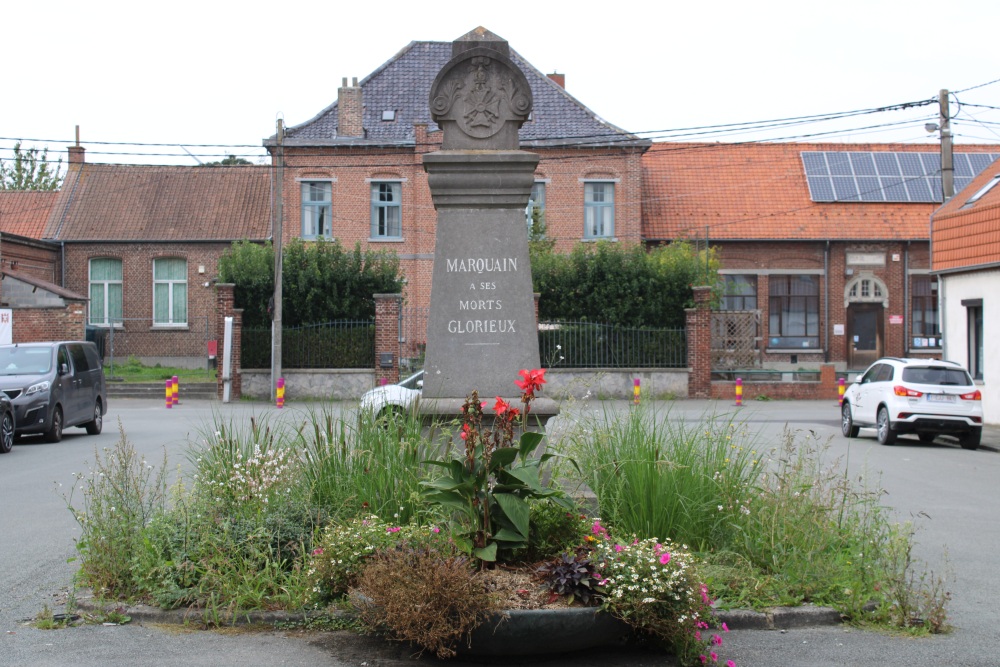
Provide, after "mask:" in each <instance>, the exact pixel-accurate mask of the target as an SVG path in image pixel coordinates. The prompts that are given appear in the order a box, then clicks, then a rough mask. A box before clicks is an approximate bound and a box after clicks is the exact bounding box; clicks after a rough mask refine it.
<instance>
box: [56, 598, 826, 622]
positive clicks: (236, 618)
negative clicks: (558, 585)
mask: <svg viewBox="0 0 1000 667" xmlns="http://www.w3.org/2000/svg"><path fill="white" fill-rule="evenodd" d="M76 606H77V607H78V608H80V609H81V610H83V611H87V612H90V613H100V612H107V611H109V610H114V611H117V612H119V613H122V614H124V615H126V616H129V617H131V618H132V620H133V621H138V622H140V623H159V624H165V625H193V624H199V625H215V626H247V625H281V624H283V623H305V622H307V621H309V620H313V619H318V618H344V619H347V618H352V617H353V616H354V614H352V613H351V612H349V611H340V610H333V611H307V610H302V611H295V612H291V611H247V612H239V613H234V612H229V611H225V610H222V611H214V610H210V609H196V608H186V609H160V608H158V607H151V606H149V605H119V604H115V603H113V602H100V601H97V600H95V599H94V598H93V597H81V598H78V599H77V601H76ZM582 609H589V608H579V609H578V610H577V611H579V610H582ZM538 611H540V610H538ZM595 611H596V609H595ZM715 620H716V622H717V623H719V624H720V625H721V624H722V623H725V624H726V627H728V628H729V629H730V630H787V629H791V628H804V627H816V626H828V625H839V624H840V623H842V622H843V621H844V617H843V615H842V614H841V613H840V612H839V611H837V610H836V609H833V608H832V607H817V606H815V605H802V606H801V607H775V608H773V609H768V610H767V611H763V612H759V611H750V610H747V609H732V610H719V611H716V612H715Z"/></svg>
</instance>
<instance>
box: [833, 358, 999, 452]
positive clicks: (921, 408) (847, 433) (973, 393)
mask: <svg viewBox="0 0 1000 667" xmlns="http://www.w3.org/2000/svg"><path fill="white" fill-rule="evenodd" d="M840 426H841V430H842V431H843V433H844V437H847V438H856V437H857V436H858V430H859V429H860V428H861V427H864V426H874V427H875V430H876V433H877V436H878V441H879V442H880V443H882V444H883V445H891V444H892V443H893V442H895V441H896V436H897V435H898V434H900V433H916V434H917V436H918V437H919V438H920V440H921V441H922V442H932V441H933V440H934V438H935V437H936V436H938V435H942V434H949V435H953V436H955V437H957V438H958V442H959V444H960V445H962V447H964V448H965V449H976V448H978V447H979V441H980V438H981V437H982V433H983V403H982V394H981V393H980V391H979V390H978V389H976V386H975V384H973V382H972V377H970V376H969V373H968V372H967V371H966V370H965V369H964V368H962V367H961V366H959V365H958V364H956V363H953V362H950V361H937V360H934V359H896V358H894V357H886V358H885V359H879V360H878V361H876V362H875V363H874V364H872V365H871V366H870V367H869V368H868V370H866V371H865V373H864V375H862V376H861V378H860V379H859V380H858V381H857V382H855V383H854V384H852V385H851V386H850V387H848V388H847V391H846V392H845V393H844V402H843V404H842V405H841V409H840Z"/></svg>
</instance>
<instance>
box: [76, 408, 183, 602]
mask: <svg viewBox="0 0 1000 667" xmlns="http://www.w3.org/2000/svg"><path fill="white" fill-rule="evenodd" d="M118 433H119V438H118V442H117V443H116V444H115V446H114V447H113V448H105V449H104V454H103V456H102V455H101V453H100V452H98V451H96V450H95V451H94V462H93V464H92V465H90V470H89V474H87V473H79V474H77V476H76V483H75V484H74V486H73V488H72V489H71V490H70V491H69V494H68V495H67V496H65V499H66V504H67V505H68V506H69V509H70V511H72V512H73V516H74V518H76V520H77V523H79V524H80V529H81V536H80V538H79V539H78V540H77V543H76V547H77V550H79V552H80V555H81V565H80V574H79V576H80V580H81V581H82V582H83V583H84V584H85V585H87V586H90V587H92V588H93V589H94V591H95V592H96V593H97V594H98V595H106V596H109V597H118V598H122V599H129V598H132V597H134V596H135V595H136V594H137V593H138V592H139V591H140V589H141V588H142V584H141V582H140V578H141V572H137V571H136V569H135V567H134V561H135V559H136V557H137V556H138V554H139V553H140V552H141V550H142V548H143V533H144V529H145V527H146V524H147V523H148V522H149V521H150V520H152V518H153V517H154V516H155V515H156V514H157V513H159V512H162V511H163V509H164V506H165V505H164V503H165V498H166V478H165V470H166V465H167V460H166V452H164V457H163V464H162V465H161V466H160V468H159V470H155V468H154V466H153V465H151V464H149V463H147V462H146V459H145V458H143V457H141V456H140V455H139V454H138V452H136V450H135V447H134V446H133V445H132V443H131V442H130V441H129V440H128V439H127V438H126V437H125V431H124V429H123V428H122V425H121V423H119V424H118ZM78 488H79V490H80V491H82V492H83V504H82V507H74V505H73V498H74V493H75V492H76V491H77V489H78Z"/></svg>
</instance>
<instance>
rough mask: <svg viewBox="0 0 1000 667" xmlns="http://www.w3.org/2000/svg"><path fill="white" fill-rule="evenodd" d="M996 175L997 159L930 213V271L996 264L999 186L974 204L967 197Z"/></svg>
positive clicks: (999, 232)
mask: <svg viewBox="0 0 1000 667" xmlns="http://www.w3.org/2000/svg"><path fill="white" fill-rule="evenodd" d="M997 174H1000V160H997V161H996V162H994V163H993V164H991V165H990V166H989V167H987V168H986V169H984V170H983V171H982V172H981V173H980V174H979V176H977V177H976V178H974V179H972V182H971V183H969V185H968V186H966V188H965V189H964V190H962V191H961V192H959V193H957V194H956V195H955V196H954V197H952V198H951V200H950V201H949V202H948V203H947V204H945V205H944V206H942V207H941V208H940V210H938V211H937V212H936V213H935V214H934V222H933V225H934V228H933V232H932V235H933V238H932V246H931V247H932V248H933V250H934V253H933V257H932V260H933V264H932V268H933V270H934V271H948V270H955V269H964V268H969V267H975V266H986V265H996V264H998V263H1000V184H998V185H997V186H995V187H993V188H992V189H990V191H989V192H987V193H986V194H984V195H983V196H982V197H980V198H979V200H977V201H976V202H975V203H973V204H971V205H968V201H969V198H970V197H972V196H973V195H974V194H976V193H977V192H979V190H980V189H982V188H983V186H985V185H986V184H987V183H988V182H989V181H990V180H992V179H993V178H994V177H995V176H996V175H997Z"/></svg>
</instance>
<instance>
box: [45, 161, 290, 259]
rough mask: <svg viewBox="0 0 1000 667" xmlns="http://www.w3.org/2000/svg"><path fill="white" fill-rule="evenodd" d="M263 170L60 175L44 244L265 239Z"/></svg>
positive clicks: (266, 172)
mask: <svg viewBox="0 0 1000 667" xmlns="http://www.w3.org/2000/svg"><path fill="white" fill-rule="evenodd" d="M270 207H271V177H270V169H269V168H268V167H256V166H247V167H160V166H156V167H153V166H144V165H106V164H83V165H81V166H80V168H79V169H71V170H70V171H69V173H67V174H66V180H65V181H64V183H63V187H62V191H61V192H60V197H59V201H58V202H57V203H56V205H55V207H54V208H53V211H52V215H51V217H50V218H49V222H48V225H47V227H46V230H45V238H51V239H55V240H59V241H208V240H224V241H228V240H239V239H264V238H267V236H268V235H269V233H270V215H271V213H270V211H271V209H270Z"/></svg>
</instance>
